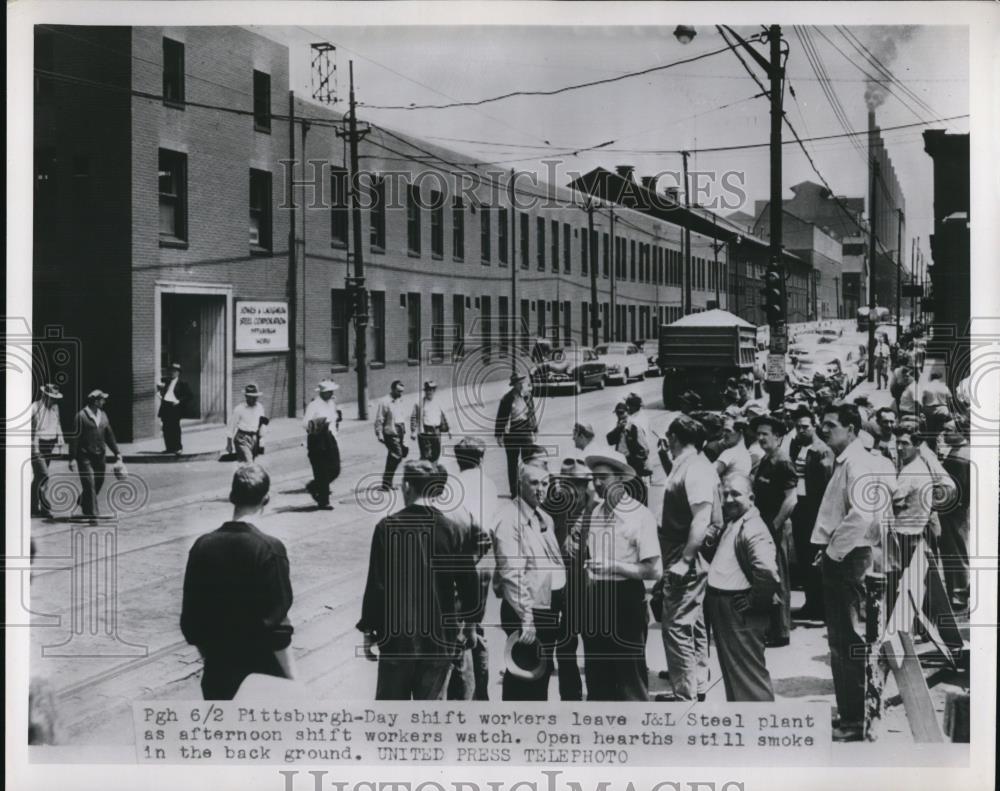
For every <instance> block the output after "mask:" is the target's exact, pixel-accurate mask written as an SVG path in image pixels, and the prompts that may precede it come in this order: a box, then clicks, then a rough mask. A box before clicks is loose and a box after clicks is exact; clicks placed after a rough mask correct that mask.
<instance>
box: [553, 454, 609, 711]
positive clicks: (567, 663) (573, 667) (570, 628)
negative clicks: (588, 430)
mask: <svg viewBox="0 0 1000 791" xmlns="http://www.w3.org/2000/svg"><path fill="white" fill-rule="evenodd" d="M592 477H593V476H592V475H591V472H590V468H589V467H588V466H587V464H586V463H585V462H584V461H583V460H582V459H579V458H575V457H569V458H565V459H563V461H562V465H561V466H560V468H559V472H558V473H556V474H555V475H553V476H552V482H551V484H550V485H549V490H548V493H547V494H546V495H545V501H544V502H543V503H542V510H543V511H545V513H547V514H548V515H549V516H550V517H552V523H553V525H554V527H555V533H556V541H557V542H558V544H559V546H560V547H561V548H562V550H563V560H564V562H565V563H566V594H565V596H564V597H563V610H562V631H561V632H560V635H559V642H558V643H556V647H555V659H556V665H557V666H558V669H559V699H560V700H583V682H582V680H581V679H580V666H579V664H578V662H577V658H576V650H577V646H578V645H579V638H580V627H581V625H582V623H583V592H584V582H585V580H584V579H583V575H582V572H583V566H582V563H580V564H577V565H576V567H575V568H574V567H572V566H571V564H572V561H573V558H572V557H571V556H570V554H569V553H568V551H567V547H568V544H567V538H568V536H569V532H570V529H571V528H572V527H573V526H574V525H575V524H576V523H577V522H578V521H579V520H580V519H581V518H583V517H584V516H586V515H587V514H589V513H590V512H591V511H593V509H594V507H595V506H596V505H597V495H596V493H595V492H594V487H593V484H592V482H591V481H592Z"/></svg>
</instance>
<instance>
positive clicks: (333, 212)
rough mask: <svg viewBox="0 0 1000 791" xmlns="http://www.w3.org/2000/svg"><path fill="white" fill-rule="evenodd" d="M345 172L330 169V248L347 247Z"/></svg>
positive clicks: (343, 170)
mask: <svg viewBox="0 0 1000 791" xmlns="http://www.w3.org/2000/svg"><path fill="white" fill-rule="evenodd" d="M349 218H350V215H349V214H348V210H347V171H346V170H345V169H344V168H338V167H331V168H330V246H331V247H347V228H348V222H349Z"/></svg>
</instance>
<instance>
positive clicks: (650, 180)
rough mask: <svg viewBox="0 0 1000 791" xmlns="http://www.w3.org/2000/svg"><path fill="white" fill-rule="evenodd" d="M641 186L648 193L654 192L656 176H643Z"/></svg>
mask: <svg viewBox="0 0 1000 791" xmlns="http://www.w3.org/2000/svg"><path fill="white" fill-rule="evenodd" d="M642 186H643V187H645V188H646V189H647V190H649V191H650V192H656V176H643V177H642Z"/></svg>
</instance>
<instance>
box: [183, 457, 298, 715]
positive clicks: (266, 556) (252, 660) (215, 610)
mask: <svg viewBox="0 0 1000 791" xmlns="http://www.w3.org/2000/svg"><path fill="white" fill-rule="evenodd" d="M270 488H271V479H270V477H269V476H268V474H267V471H266V470H265V469H264V468H263V467H261V466H260V465H258V464H247V465H245V466H242V467H240V468H239V469H238V470H236V472H235V473H234V474H233V484H232V488H231V490H230V492H229V502H231V503H232V504H233V518H232V519H231V520H230V521H228V522H225V523H224V524H223V525H222V527H220V528H219V529H218V530H216V531H214V532H212V533H207V534H206V535H203V536H201V537H200V538H199V539H198V540H197V541H195V542H194V546H192V547H191V551H190V552H189V553H188V561H187V569H186V570H185V572H184V599H183V603H182V605H181V632H182V633H183V634H184V639H185V640H187V641H188V642H189V643H191V645H194V646H197V647H198V651H199V652H200V653H201V656H202V659H204V662H205V669H204V672H203V673H202V676H201V690H202V693H203V694H204V696H205V700H232V698H233V696H234V695H235V694H236V692H237V690H238V689H239V688H240V684H242V683H243V681H244V679H245V678H246V677H247V676H248V675H250V674H251V673H263V674H264V675H268V676H278V677H279V678H292V675H293V666H292V660H291V655H290V653H289V652H288V647H289V645H290V644H291V641H292V632H293V631H294V629H293V628H292V625H291V624H290V623H289V621H288V611H289V609H290V608H291V606H292V583H291V580H290V577H289V570H288V555H287V554H286V552H285V545H284V544H282V543H281V541H279V540H278V539H277V538H275V537H274V536H269V535H267V534H266V533H263V532H261V531H260V530H259V529H258V528H257V527H256V526H254V525H253V524H252V523H251V521H250V520H251V519H253V518H254V517H258V516H260V515H261V514H262V513H263V511H264V506H266V505H267V502H268V491H269V490H270Z"/></svg>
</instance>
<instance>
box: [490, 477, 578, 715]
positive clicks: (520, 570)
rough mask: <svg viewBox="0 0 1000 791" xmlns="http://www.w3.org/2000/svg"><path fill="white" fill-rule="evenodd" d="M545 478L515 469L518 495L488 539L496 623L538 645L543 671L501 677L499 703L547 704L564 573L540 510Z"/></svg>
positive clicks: (551, 527)
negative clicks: (531, 675)
mask: <svg viewBox="0 0 1000 791" xmlns="http://www.w3.org/2000/svg"><path fill="white" fill-rule="evenodd" d="M548 483H549V474H548V472H546V471H545V470H543V469H542V468H541V467H537V466H534V465H530V464H526V465H522V466H521V468H520V469H519V471H518V493H517V496H516V497H515V498H514V500H513V501H512V502H510V503H508V504H507V505H506V506H505V507H503V508H502V509H501V511H500V514H499V517H498V519H497V528H496V534H495V536H494V544H493V549H494V554H495V556H496V564H497V565H496V572H495V573H494V575H493V590H494V591H495V592H496V594H497V596H498V597H500V599H501V603H500V621H501V624H502V626H503V630H504V631H505V632H506V633H507V634H508V635H511V634H514V633H518V637H517V640H518V642H520V643H522V644H525V645H532V644H534V643H536V642H537V643H539V644H540V647H541V652H542V656H543V658H544V667H543V669H542V672H541V674H540V675H539V677H538V678H537V679H524V678H518V677H516V676H515V675H514V674H513V673H510V672H507V673H504V677H503V699H504V700H548V695H549V677H550V676H551V674H552V649H553V647H554V646H555V644H556V642H557V641H558V640H559V614H560V613H561V612H562V608H563V597H564V595H565V588H566V569H565V566H564V565H563V557H562V552H561V550H560V549H559V545H558V544H557V543H556V537H555V528H554V525H553V524H552V519H551V518H550V517H549V516H548V514H546V513H545V512H544V511H542V510H541V504H542V500H543V498H544V497H545V492H546V489H547V488H548Z"/></svg>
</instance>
